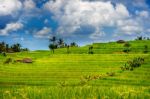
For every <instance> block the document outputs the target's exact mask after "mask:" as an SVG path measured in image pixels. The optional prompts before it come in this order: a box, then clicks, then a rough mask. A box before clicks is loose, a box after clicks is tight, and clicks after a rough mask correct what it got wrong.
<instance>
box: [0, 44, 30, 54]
mask: <svg viewBox="0 0 150 99" xmlns="http://www.w3.org/2000/svg"><path fill="white" fill-rule="evenodd" d="M28 50H29V49H28V48H22V46H21V44H19V43H16V44H13V45H9V44H7V43H5V42H0V53H14V52H21V51H28Z"/></svg>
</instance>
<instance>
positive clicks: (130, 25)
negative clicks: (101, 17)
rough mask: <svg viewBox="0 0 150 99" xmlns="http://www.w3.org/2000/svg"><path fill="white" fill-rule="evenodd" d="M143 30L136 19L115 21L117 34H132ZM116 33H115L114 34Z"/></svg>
mask: <svg viewBox="0 0 150 99" xmlns="http://www.w3.org/2000/svg"><path fill="white" fill-rule="evenodd" d="M142 31H143V27H142V26H141V25H140V24H139V22H138V20H136V19H135V20H133V19H132V18H130V19H127V20H118V21H117V30H116V33H117V34H126V35H132V34H137V33H141V32H142ZM115 35H116V34H115Z"/></svg>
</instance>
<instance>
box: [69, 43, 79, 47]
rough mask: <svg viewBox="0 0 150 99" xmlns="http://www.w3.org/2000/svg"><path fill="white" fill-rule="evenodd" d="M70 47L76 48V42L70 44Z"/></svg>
mask: <svg viewBox="0 0 150 99" xmlns="http://www.w3.org/2000/svg"><path fill="white" fill-rule="evenodd" d="M70 46H71V47H77V46H78V45H77V44H76V42H72V43H71V44H70Z"/></svg>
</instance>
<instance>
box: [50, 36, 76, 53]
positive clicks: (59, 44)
mask: <svg viewBox="0 0 150 99" xmlns="http://www.w3.org/2000/svg"><path fill="white" fill-rule="evenodd" d="M49 42H50V44H49V46H48V47H49V49H50V50H52V51H53V53H54V52H55V49H58V48H67V53H69V52H70V51H69V48H70V47H78V44H77V43H76V42H72V43H70V44H67V43H66V42H65V41H64V40H63V39H62V38H57V37H55V36H53V37H51V38H50V39H49Z"/></svg>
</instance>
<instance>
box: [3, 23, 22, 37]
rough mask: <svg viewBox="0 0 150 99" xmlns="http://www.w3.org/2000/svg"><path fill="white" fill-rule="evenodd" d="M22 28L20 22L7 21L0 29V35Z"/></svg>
mask: <svg viewBox="0 0 150 99" xmlns="http://www.w3.org/2000/svg"><path fill="white" fill-rule="evenodd" d="M22 28H23V24H22V23H19V22H16V23H9V24H7V25H6V27H5V28H4V29H1V30H0V35H2V36H7V35H9V33H10V32H13V31H17V30H19V29H22Z"/></svg>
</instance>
